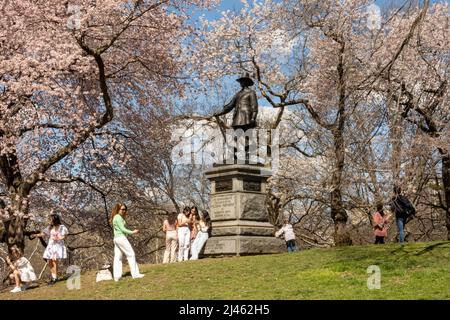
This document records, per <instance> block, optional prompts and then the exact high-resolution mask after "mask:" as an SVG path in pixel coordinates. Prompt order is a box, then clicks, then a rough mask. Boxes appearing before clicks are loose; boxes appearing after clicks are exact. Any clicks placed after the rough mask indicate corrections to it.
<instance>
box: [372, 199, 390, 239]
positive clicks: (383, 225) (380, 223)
mask: <svg viewBox="0 0 450 320" xmlns="http://www.w3.org/2000/svg"><path fill="white" fill-rule="evenodd" d="M372 221H373V233H374V235H375V244H384V238H385V237H387V227H388V223H389V217H388V216H386V215H385V213H384V211H383V204H381V203H379V204H377V212H375V213H374V214H373V215H372Z"/></svg>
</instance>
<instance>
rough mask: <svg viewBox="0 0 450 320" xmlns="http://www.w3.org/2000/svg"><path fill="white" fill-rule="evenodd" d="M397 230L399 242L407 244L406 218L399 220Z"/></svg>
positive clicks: (397, 220)
mask: <svg viewBox="0 0 450 320" xmlns="http://www.w3.org/2000/svg"><path fill="white" fill-rule="evenodd" d="M396 222H397V229H398V238H399V239H398V240H399V241H400V243H403V242H405V224H406V218H404V217H402V218H397V219H396Z"/></svg>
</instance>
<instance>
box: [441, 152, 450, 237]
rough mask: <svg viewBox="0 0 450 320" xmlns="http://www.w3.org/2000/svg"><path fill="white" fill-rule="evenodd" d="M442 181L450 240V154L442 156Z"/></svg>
mask: <svg viewBox="0 0 450 320" xmlns="http://www.w3.org/2000/svg"><path fill="white" fill-rule="evenodd" d="M442 182H443V185H444V195H445V207H446V210H445V224H446V226H447V240H450V154H446V155H443V156H442Z"/></svg>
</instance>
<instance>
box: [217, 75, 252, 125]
mask: <svg viewBox="0 0 450 320" xmlns="http://www.w3.org/2000/svg"><path fill="white" fill-rule="evenodd" d="M236 81H237V82H239V83H240V84H241V87H242V89H241V90H240V91H239V92H238V93H236V94H235V95H234V97H233V99H232V100H231V101H230V102H229V103H228V104H226V105H225V106H224V107H223V110H222V111H221V112H218V113H216V114H214V116H221V115H224V114H227V113H228V112H230V111H231V110H233V109H234V114H233V123H232V125H231V126H232V127H233V129H234V130H237V129H242V130H244V131H246V130H247V129H250V128H255V127H256V116H257V115H258V99H257V97H256V92H255V91H254V90H253V89H250V88H249V87H251V86H252V85H253V84H254V82H253V80H252V79H251V78H250V76H249V74H248V73H246V74H245V75H244V76H242V77H240V78H239V79H236Z"/></svg>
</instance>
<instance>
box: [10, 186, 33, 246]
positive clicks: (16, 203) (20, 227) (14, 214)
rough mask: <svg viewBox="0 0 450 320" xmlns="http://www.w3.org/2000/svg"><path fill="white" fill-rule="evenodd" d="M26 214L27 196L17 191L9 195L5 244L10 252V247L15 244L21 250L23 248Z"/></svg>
mask: <svg viewBox="0 0 450 320" xmlns="http://www.w3.org/2000/svg"><path fill="white" fill-rule="evenodd" d="M27 214H28V200H27V197H26V196H25V197H24V196H23V195H20V194H19V193H13V194H12V195H11V209H10V219H9V220H8V221H5V222H4V224H5V231H6V244H7V246H8V252H9V253H10V254H11V248H12V247H14V246H17V248H19V249H20V250H21V251H22V252H23V251H24V249H25V235H24V231H25V227H26V224H27V220H28V219H27V218H25V217H24V215H27Z"/></svg>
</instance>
